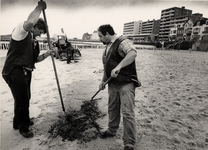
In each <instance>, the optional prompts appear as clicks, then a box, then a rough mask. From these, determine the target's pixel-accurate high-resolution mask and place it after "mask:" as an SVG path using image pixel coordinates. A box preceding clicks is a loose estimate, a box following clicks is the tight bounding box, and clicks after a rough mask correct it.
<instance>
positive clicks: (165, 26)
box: [159, 7, 192, 41]
mask: <svg viewBox="0 0 208 150" xmlns="http://www.w3.org/2000/svg"><path fill="white" fill-rule="evenodd" d="M191 14H192V10H189V9H185V7H181V8H179V7H172V8H168V9H164V10H162V12H161V18H160V30H159V40H161V41H168V40H169V39H168V38H169V33H170V29H171V28H173V27H175V25H177V24H181V23H184V22H186V21H187V20H188V19H189V17H190V16H191Z"/></svg>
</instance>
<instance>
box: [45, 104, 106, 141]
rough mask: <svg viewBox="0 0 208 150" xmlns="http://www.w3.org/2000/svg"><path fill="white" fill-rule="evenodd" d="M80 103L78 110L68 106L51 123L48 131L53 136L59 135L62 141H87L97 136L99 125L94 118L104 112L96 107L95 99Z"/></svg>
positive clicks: (101, 115) (99, 116)
mask: <svg viewBox="0 0 208 150" xmlns="http://www.w3.org/2000/svg"><path fill="white" fill-rule="evenodd" d="M82 103H83V104H82V105H81V109H80V110H74V109H72V108H70V109H69V111H67V112H66V115H64V116H59V119H58V120H57V121H56V122H55V123H54V124H53V125H51V128H50V129H49V131H48V132H49V133H50V134H51V136H52V137H53V138H55V137H57V136H61V137H62V138H63V141H65V140H69V141H74V140H79V141H80V142H89V141H91V140H92V139H96V138H97V136H98V135H99V134H100V126H99V124H98V123H97V122H96V120H97V119H99V118H102V117H104V116H105V115H106V114H104V113H102V112H101V111H100V110H99V109H98V104H97V101H95V100H90V101H83V102H82ZM93 129H95V130H93Z"/></svg>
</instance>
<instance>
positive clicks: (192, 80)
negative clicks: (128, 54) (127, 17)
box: [0, 49, 208, 150]
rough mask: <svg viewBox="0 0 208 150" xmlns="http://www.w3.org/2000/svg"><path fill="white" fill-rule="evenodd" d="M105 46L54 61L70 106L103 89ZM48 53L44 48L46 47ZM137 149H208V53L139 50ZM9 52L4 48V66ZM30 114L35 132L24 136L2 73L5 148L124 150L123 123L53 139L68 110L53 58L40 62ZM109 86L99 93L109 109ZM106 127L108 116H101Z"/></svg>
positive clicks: (104, 108)
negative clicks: (110, 130) (86, 137)
mask: <svg viewBox="0 0 208 150" xmlns="http://www.w3.org/2000/svg"><path fill="white" fill-rule="evenodd" d="M102 51H103V50H101V49H82V50H81V53H82V57H81V58H80V60H79V61H78V63H73V62H72V63H71V64H66V62H65V61H59V60H57V59H54V60H55V64H56V69H57V73H58V78H59V84H60V87H61V93H62V97H63V101H64V106H65V109H66V110H68V109H69V108H70V107H72V108H75V109H79V108H80V105H81V104H82V101H83V100H90V99H91V97H92V96H93V95H94V94H95V93H96V91H97V90H98V86H99V83H100V80H101V78H102V73H103V66H102V62H101V55H102ZM42 52H44V51H42ZM137 54H138V56H137V58H136V64H137V73H138V77H139V80H140V81H141V83H142V86H141V87H139V88H137V89H136V97H135V105H136V106H135V114H136V123H137V124H136V126H137V143H136V145H135V149H136V150H207V149H208V53H206V52H196V51H192V52H191V53H189V51H181V50H180V51H165V50H145V49H143V50H137ZM5 55H6V51H0V57H1V68H0V69H1V70H2V64H3V63H4V60H5ZM31 93H32V97H31V101H30V117H31V118H32V119H33V120H34V123H35V124H34V125H33V126H31V129H32V131H33V132H34V134H35V136H34V137H33V138H31V139H26V138H23V137H22V135H20V134H19V131H18V130H14V129H13V128H12V119H13V110H14V100H13V98H12V95H11V92H10V89H9V87H8V86H7V84H6V83H5V81H4V80H3V79H2V77H1V78H0V103H1V143H0V144H1V148H0V149H1V150H23V149H24V150H57V149H59V150H81V149H83V150H85V149H86V150H122V149H123V141H122V134H123V124H122V122H121V124H120V128H119V130H118V132H117V134H116V136H115V137H113V138H109V139H101V138H99V137H98V138H97V139H95V140H92V141H91V142H89V143H85V144H79V143H78V142H77V141H73V142H70V141H62V138H61V137H57V138H50V137H49V135H50V134H49V133H48V130H49V129H50V127H51V125H52V124H53V123H54V122H55V121H57V120H58V116H59V115H64V112H63V110H62V105H61V101H60V97H59V92H58V88H57V83H56V78H55V75H54V70H53V64H52V61H51V58H50V57H49V58H47V59H46V60H45V61H43V62H40V63H38V64H36V69H35V71H34V72H33V78H32V84H31ZM107 97H108V94H107V88H106V89H105V90H103V91H101V92H100V93H99V94H98V95H97V96H96V98H100V100H98V104H99V105H98V106H99V108H100V109H101V111H102V112H104V113H107V110H108V109H107V102H108V100H107ZM97 122H98V123H99V124H100V125H101V126H102V127H103V128H104V129H106V128H107V123H108V116H106V117H105V118H103V119H100V120H98V121H97Z"/></svg>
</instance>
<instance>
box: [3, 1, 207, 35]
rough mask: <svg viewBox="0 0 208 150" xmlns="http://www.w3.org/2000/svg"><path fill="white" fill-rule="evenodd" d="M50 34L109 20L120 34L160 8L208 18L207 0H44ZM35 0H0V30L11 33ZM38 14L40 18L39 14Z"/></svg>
mask: <svg viewBox="0 0 208 150" xmlns="http://www.w3.org/2000/svg"><path fill="white" fill-rule="evenodd" d="M45 2H46V4H47V9H46V10H45V14H46V19H47V23H48V29H49V34H50V37H53V35H54V34H57V33H61V28H63V30H64V32H65V34H66V35H67V37H68V38H75V37H76V38H78V39H81V38H82V36H83V34H84V33H89V34H92V33H93V32H94V31H96V30H97V29H98V27H99V26H100V25H103V24H110V25H112V26H113V28H114V30H115V32H116V33H117V34H118V35H122V34H123V26H124V23H127V22H132V21H138V20H142V21H148V20H153V19H156V20H157V19H160V16H161V11H162V10H163V9H167V8H171V7H182V6H185V8H186V9H189V10H192V13H201V14H203V17H206V18H208V11H207V8H208V0H202V1H193V0H192V1H187V0H181V1H176V0H175V1H174V0H163V1H162V0H157V1H156V0H45ZM37 3H38V0H1V13H0V34H1V35H5V34H11V31H12V30H13V29H14V28H15V26H17V25H18V24H19V23H21V22H23V21H25V20H26V19H27V17H28V15H29V14H30V13H31V12H32V11H33V10H34V8H35V7H36V6H37ZM40 17H42V18H43V15H42V14H41V15H40Z"/></svg>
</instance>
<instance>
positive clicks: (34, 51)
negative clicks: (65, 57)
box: [2, 1, 53, 138]
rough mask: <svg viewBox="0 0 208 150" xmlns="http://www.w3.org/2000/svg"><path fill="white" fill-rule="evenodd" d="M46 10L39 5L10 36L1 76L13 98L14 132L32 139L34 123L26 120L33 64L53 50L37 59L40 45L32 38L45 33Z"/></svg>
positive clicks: (44, 6) (42, 2)
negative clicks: (44, 16) (42, 14)
mask: <svg viewBox="0 0 208 150" xmlns="http://www.w3.org/2000/svg"><path fill="white" fill-rule="evenodd" d="M45 9H46V3H45V2H44V1H40V2H38V5H37V6H36V8H35V9H34V10H33V11H32V12H31V13H30V15H29V16H28V18H27V20H26V21H24V22H22V23H20V24H19V25H18V26H16V27H15V29H14V30H13V32H12V35H11V40H10V47H9V50H8V53H7V57H6V60H5V64H4V67H3V71H2V76H3V78H4V80H5V81H6V83H7V84H8V85H9V87H10V89H11V92H12V95H13V98H14V118H13V128H14V129H19V132H20V134H22V135H23V136H24V137H26V138H31V137H33V136H34V134H33V132H32V131H30V130H29V126H31V125H33V122H32V121H31V120H30V117H29V101H30V97H31V93H30V84H31V77H32V71H33V70H34V69H35V63H37V62H40V61H43V60H44V59H45V58H46V57H48V56H49V55H50V54H51V53H53V50H48V51H47V52H45V53H43V54H42V55H39V53H40V50H39V43H38V41H37V40H36V39H35V37H37V36H40V35H41V34H44V33H46V26H45V22H44V20H43V19H41V18H39V16H40V14H41V11H42V10H45Z"/></svg>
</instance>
